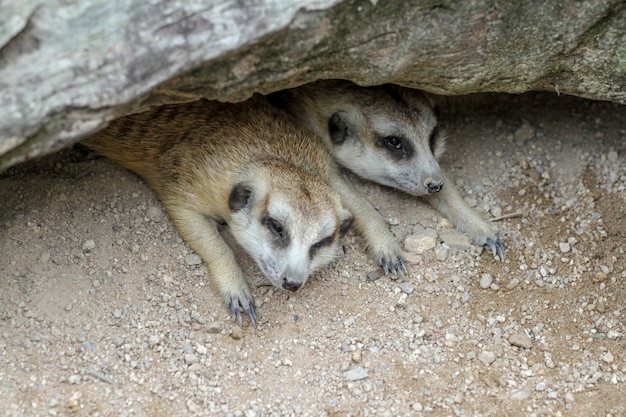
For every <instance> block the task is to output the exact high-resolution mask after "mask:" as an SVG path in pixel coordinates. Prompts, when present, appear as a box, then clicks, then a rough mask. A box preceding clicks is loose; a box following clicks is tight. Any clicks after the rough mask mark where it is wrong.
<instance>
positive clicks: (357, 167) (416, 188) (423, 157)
mask: <svg viewBox="0 0 626 417" xmlns="http://www.w3.org/2000/svg"><path fill="white" fill-rule="evenodd" d="M270 101H271V102H272V103H273V104H275V105H276V106H277V107H280V108H283V109H285V110H287V111H288V112H289V113H291V114H292V115H293V116H294V117H296V118H298V119H299V120H300V121H302V122H303V123H304V124H305V125H306V126H308V127H309V128H310V129H311V130H312V131H313V132H314V133H315V134H316V135H317V136H318V137H319V138H320V139H321V140H322V142H323V143H324V144H325V145H326V147H327V148H328V149H329V150H330V152H331V153H332V154H333V156H334V157H335V159H336V160H337V161H338V162H339V163H340V164H341V165H343V166H344V167H345V168H347V169H348V170H350V171H352V172H354V173H355V174H357V175H358V176H360V177H363V178H365V179H367V180H370V181H373V182H376V183H379V184H382V185H386V186H389V187H393V188H397V189H399V190H402V191H404V192H406V193H408V194H412V195H415V196H419V197H422V198H424V199H425V200H426V201H427V202H428V203H429V204H430V205H432V206H433V207H434V208H435V209H437V210H438V211H439V212H440V213H441V214H443V215H444V216H446V217H447V218H448V219H449V220H450V221H451V222H452V223H453V224H454V225H455V226H456V227H457V228H458V229H459V230H461V231H463V232H465V233H467V235H468V236H469V237H470V239H472V240H473V241H474V242H475V243H477V244H479V245H485V246H487V247H488V248H489V249H491V250H492V251H493V252H494V253H496V252H497V253H498V255H499V256H500V259H504V247H503V245H502V241H501V240H500V237H499V236H498V235H497V234H496V233H495V232H494V231H493V230H492V228H491V226H490V225H489V224H488V223H487V222H486V221H485V220H483V219H482V217H481V216H480V215H479V214H478V213H476V211H474V210H473V209H472V208H470V207H469V206H468V205H467V203H466V202H465V200H464V199H463V197H462V196H461V193H460V192H459V191H458V190H457V188H456V187H455V185H454V183H453V182H452V179H451V178H450V176H449V175H448V174H447V173H446V172H445V170H443V169H442V168H441V167H440V166H439V163H438V161H437V159H438V158H439V157H440V156H441V155H442V154H443V152H444V147H445V138H444V136H443V134H442V132H441V129H440V128H439V123H438V117H437V115H436V112H435V110H434V108H433V105H432V104H431V102H430V101H429V100H428V98H427V97H426V96H425V95H424V94H422V93H421V92H419V91H417V90H412V89H408V88H403V87H399V86H395V85H391V84H386V85H382V86H375V87H360V86H358V85H356V84H354V83H352V82H350V81H344V80H321V81H316V82H313V83H310V84H306V85H303V86H300V87H297V88H293V89H290V90H285V91H281V92H278V93H274V94H272V95H270Z"/></svg>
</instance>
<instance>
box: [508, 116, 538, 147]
mask: <svg viewBox="0 0 626 417" xmlns="http://www.w3.org/2000/svg"><path fill="white" fill-rule="evenodd" d="M534 137H535V128H534V127H532V126H531V125H530V124H529V123H528V122H527V121H524V123H522V125H521V126H520V127H519V128H517V130H516V131H515V133H513V140H515V142H521V143H524V142H528V141H529V140H531V139H533V138H534Z"/></svg>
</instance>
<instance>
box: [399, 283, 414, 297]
mask: <svg viewBox="0 0 626 417" xmlns="http://www.w3.org/2000/svg"><path fill="white" fill-rule="evenodd" d="M400 291H402V292H403V293H405V294H408V295H411V294H412V293H413V285H411V283H410V282H403V283H402V284H400Z"/></svg>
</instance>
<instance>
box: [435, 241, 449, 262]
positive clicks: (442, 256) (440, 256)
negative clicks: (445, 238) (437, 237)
mask: <svg viewBox="0 0 626 417" xmlns="http://www.w3.org/2000/svg"><path fill="white" fill-rule="evenodd" d="M435 257H436V258H437V260H438V261H445V260H446V258H447V257H448V246H447V245H442V246H439V247H437V249H435Z"/></svg>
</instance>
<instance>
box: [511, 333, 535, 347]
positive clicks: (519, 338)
mask: <svg viewBox="0 0 626 417" xmlns="http://www.w3.org/2000/svg"><path fill="white" fill-rule="evenodd" d="M509 343H510V344H511V345H513V346H517V347H521V348H524V349H530V348H531V347H532V346H533V341H532V340H530V337H528V336H527V335H525V334H524V333H515V334H512V335H511V336H509Z"/></svg>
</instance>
